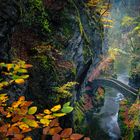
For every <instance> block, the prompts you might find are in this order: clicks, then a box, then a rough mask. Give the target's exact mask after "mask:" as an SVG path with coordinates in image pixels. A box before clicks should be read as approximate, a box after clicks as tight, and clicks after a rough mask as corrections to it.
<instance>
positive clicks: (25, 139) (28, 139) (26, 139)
mask: <svg viewBox="0 0 140 140" xmlns="http://www.w3.org/2000/svg"><path fill="white" fill-rule="evenodd" d="M23 140H32V138H31V137H26V138H24V139H23Z"/></svg>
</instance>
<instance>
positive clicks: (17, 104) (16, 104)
mask: <svg viewBox="0 0 140 140" xmlns="http://www.w3.org/2000/svg"><path fill="white" fill-rule="evenodd" d="M20 104H21V102H18V101H17V102H16V101H15V102H13V103H12V107H13V108H17V107H18V106H19V105H20Z"/></svg>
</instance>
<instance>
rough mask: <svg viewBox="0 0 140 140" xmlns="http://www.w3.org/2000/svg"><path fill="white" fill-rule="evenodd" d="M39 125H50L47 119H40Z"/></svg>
mask: <svg viewBox="0 0 140 140" xmlns="http://www.w3.org/2000/svg"><path fill="white" fill-rule="evenodd" d="M40 123H42V124H44V125H46V126H48V125H49V123H50V120H48V119H45V118H44V119H40Z"/></svg>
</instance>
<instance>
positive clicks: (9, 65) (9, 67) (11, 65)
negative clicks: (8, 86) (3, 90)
mask: <svg viewBox="0 0 140 140" xmlns="http://www.w3.org/2000/svg"><path fill="white" fill-rule="evenodd" d="M13 66H14V64H7V65H6V67H7V70H8V71H10V69H11V68H12V67H13Z"/></svg>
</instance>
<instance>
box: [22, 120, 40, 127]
mask: <svg viewBox="0 0 140 140" xmlns="http://www.w3.org/2000/svg"><path fill="white" fill-rule="evenodd" d="M23 122H24V123H26V124H27V125H29V126H30V127H34V128H37V127H39V125H38V123H37V121H35V120H30V119H26V118H25V119H23Z"/></svg>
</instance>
